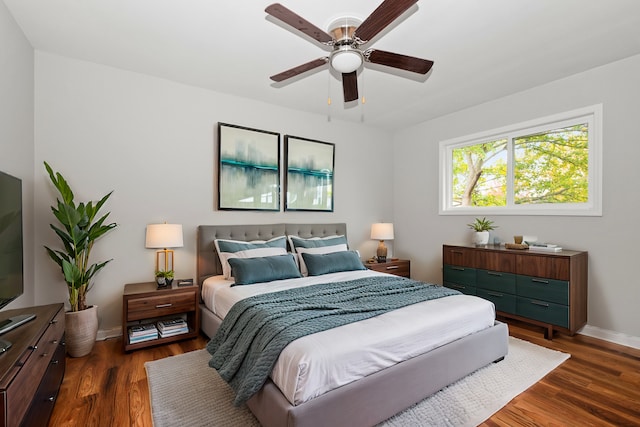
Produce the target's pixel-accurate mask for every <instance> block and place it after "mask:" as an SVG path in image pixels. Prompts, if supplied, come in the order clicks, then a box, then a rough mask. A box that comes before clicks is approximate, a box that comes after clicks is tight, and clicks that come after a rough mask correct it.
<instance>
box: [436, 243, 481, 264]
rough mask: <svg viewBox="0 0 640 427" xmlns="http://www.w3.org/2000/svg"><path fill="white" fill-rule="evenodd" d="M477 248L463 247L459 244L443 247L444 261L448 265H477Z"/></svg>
mask: <svg viewBox="0 0 640 427" xmlns="http://www.w3.org/2000/svg"><path fill="white" fill-rule="evenodd" d="M475 253H476V252H475V250H473V249H470V248H461V247H459V246H447V245H444V246H443V247H442V263H443V264H448V265H457V266H466V267H474V266H475V263H476V261H475Z"/></svg>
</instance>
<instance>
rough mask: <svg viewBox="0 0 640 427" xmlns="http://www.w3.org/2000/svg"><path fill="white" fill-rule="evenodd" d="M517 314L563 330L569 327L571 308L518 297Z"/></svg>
mask: <svg viewBox="0 0 640 427" xmlns="http://www.w3.org/2000/svg"><path fill="white" fill-rule="evenodd" d="M516 314H518V315H519V316H524V317H528V318H530V319H535V320H539V321H541V322H545V323H550V324H552V325H557V326H562V327H563V328H568V327H569V307H568V306H566V305H561V304H555V303H553V302H548V301H541V300H537V299H533V298H524V297H518V300H517V308H516Z"/></svg>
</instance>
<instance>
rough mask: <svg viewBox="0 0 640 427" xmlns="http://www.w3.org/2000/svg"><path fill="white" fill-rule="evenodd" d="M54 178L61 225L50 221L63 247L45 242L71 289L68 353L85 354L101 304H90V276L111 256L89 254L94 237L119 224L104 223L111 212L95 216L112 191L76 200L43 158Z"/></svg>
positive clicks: (91, 342) (95, 329)
mask: <svg viewBox="0 0 640 427" xmlns="http://www.w3.org/2000/svg"><path fill="white" fill-rule="evenodd" d="M44 166H45V168H46V170H47V172H48V173H49V177H50V178H51V182H52V183H53V185H54V186H55V187H56V189H57V190H58V193H59V195H60V197H61V198H62V200H60V199H59V198H58V199H57V206H51V211H52V212H53V215H54V216H55V217H56V219H57V220H58V222H59V223H60V225H61V227H60V226H56V225H54V224H51V225H50V226H51V228H52V229H53V231H55V233H56V235H57V236H58V237H59V238H60V240H61V242H62V246H63V247H64V249H62V250H56V249H51V248H49V247H47V246H45V249H46V250H47V252H48V254H49V256H50V257H51V259H52V260H53V261H55V262H56V264H58V266H59V267H60V269H61V270H62V275H63V278H64V281H65V282H66V283H67V290H68V291H69V304H70V307H71V308H70V310H69V311H67V312H66V314H65V341H66V349H67V353H68V354H69V355H70V356H71V357H82V356H85V355H87V354H89V353H90V352H91V350H92V349H93V345H94V344H95V341H96V336H97V333H98V306H96V305H91V306H88V305H87V292H89V290H90V289H91V286H92V283H91V280H92V279H93V277H94V276H95V275H96V273H98V272H99V271H100V270H102V268H104V266H105V265H107V264H108V263H109V262H110V261H111V260H107V261H103V262H100V263H93V264H90V261H89V256H90V255H91V249H92V248H93V244H94V243H95V241H96V240H97V239H98V238H99V237H101V236H103V235H104V234H105V233H107V232H108V231H110V230H112V229H113V228H115V227H116V226H117V224H115V223H108V224H105V221H106V219H107V217H108V216H109V212H108V213H106V214H104V215H102V216H101V217H99V218H98V219H96V217H97V215H98V212H99V211H100V209H101V208H102V205H104V203H105V202H106V201H107V199H108V198H109V196H111V193H113V191H112V192H110V193H109V194H107V195H106V196H104V197H103V198H102V199H100V201H98V202H97V203H94V202H92V201H89V202H86V203H85V202H79V203H76V202H75V201H74V195H73V191H71V188H70V187H69V184H67V181H66V180H65V179H64V178H63V177H62V175H61V174H60V173H54V171H53V169H51V167H50V166H49V164H47V162H44Z"/></svg>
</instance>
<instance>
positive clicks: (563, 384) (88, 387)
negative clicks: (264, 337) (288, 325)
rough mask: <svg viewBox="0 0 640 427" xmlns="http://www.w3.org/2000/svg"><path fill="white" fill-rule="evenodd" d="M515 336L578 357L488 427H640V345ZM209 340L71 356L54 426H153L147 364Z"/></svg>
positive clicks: (528, 329) (523, 332)
mask: <svg viewBox="0 0 640 427" xmlns="http://www.w3.org/2000/svg"><path fill="white" fill-rule="evenodd" d="M509 323H510V325H509V329H510V333H511V335H512V336H515V337H518V338H522V339H525V340H528V341H531V342H533V343H535V344H539V345H543V346H545V347H549V348H552V349H555V350H560V351H564V352H567V353H570V354H571V358H570V359H569V360H567V361H566V362H564V363H563V364H562V365H561V366H560V367H558V368H557V369H555V370H554V371H553V372H551V373H550V374H549V375H547V376H546V377H545V378H543V379H542V380H541V381H539V382H538V383H537V384H535V385H534V386H533V387H531V388H530V389H528V390H527V391H525V392H524V393H522V394H521V395H519V396H517V397H516V398H515V399H513V400H512V401H511V402H510V403H509V404H508V405H507V406H505V407H504V408H503V409H502V410H500V411H499V412H497V413H496V414H494V415H493V416H492V417H491V418H490V419H488V420H487V421H485V422H484V423H483V424H482V425H483V426H491V427H494V426H586V425H593V426H606V425H610V426H638V425H640V350H636V349H632V348H629V347H623V346H619V345H616V344H611V343H608V342H606V341H601V340H597V339H594V338H589V337H585V336H581V335H576V336H574V337H568V336H563V335H556V336H554V339H553V341H548V340H545V339H544V338H543V337H542V331H541V329H540V328H536V327H532V326H528V325H524V324H520V323H515V322H509ZM206 342H207V339H206V338H205V337H199V338H195V339H192V340H188V341H182V342H179V343H173V344H169V345H164V346H158V347H152V348H149V349H144V350H138V351H134V352H132V353H129V354H124V353H123V352H122V342H121V341H120V339H119V338H118V339H112V340H106V341H100V342H98V343H96V346H95V347H94V349H93V351H92V352H91V354H90V355H89V356H86V357H83V358H77V359H73V358H67V371H66V374H65V378H64V381H63V383H62V388H61V390H60V395H59V396H58V400H57V402H56V405H55V407H54V411H53V414H52V417H51V420H50V423H49V425H50V426H56V427H57V426H78V427H80V426H82V427H86V426H151V425H152V424H151V413H150V407H149V389H148V386H147V379H146V373H145V369H144V362H146V361H149V360H156V359H161V358H164V357H168V356H171V355H176V354H181V353H185V352H188V351H192V350H196V349H200V348H203V347H204V346H205V345H206Z"/></svg>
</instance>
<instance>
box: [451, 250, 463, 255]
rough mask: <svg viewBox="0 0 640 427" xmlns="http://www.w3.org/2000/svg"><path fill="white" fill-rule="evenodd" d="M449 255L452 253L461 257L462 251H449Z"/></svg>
mask: <svg viewBox="0 0 640 427" xmlns="http://www.w3.org/2000/svg"><path fill="white" fill-rule="evenodd" d="M451 253H452V254H459V255H462V251H454V250H451Z"/></svg>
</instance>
